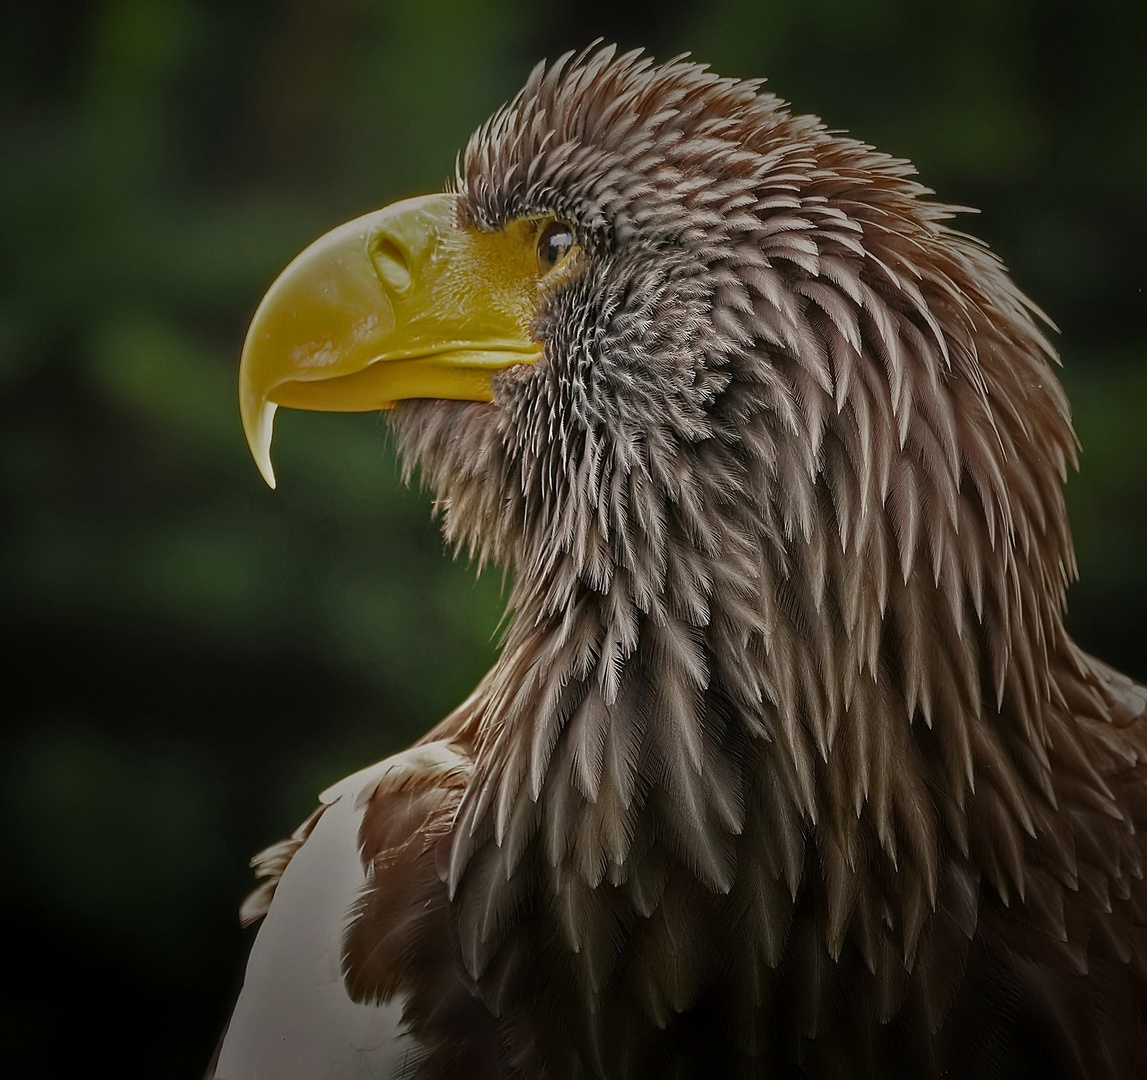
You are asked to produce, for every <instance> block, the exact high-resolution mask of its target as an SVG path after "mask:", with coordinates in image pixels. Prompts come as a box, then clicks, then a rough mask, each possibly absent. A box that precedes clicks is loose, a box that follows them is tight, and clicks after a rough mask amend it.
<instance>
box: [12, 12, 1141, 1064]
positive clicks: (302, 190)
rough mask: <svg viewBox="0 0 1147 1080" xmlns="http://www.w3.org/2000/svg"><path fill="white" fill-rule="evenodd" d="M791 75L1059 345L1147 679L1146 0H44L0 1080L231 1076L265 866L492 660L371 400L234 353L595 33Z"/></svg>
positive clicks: (38, 45) (24, 112) (1094, 520)
mask: <svg viewBox="0 0 1147 1080" xmlns="http://www.w3.org/2000/svg"><path fill="white" fill-rule="evenodd" d="M599 35H601V36H604V37H606V38H607V39H612V40H618V41H620V43H621V44H622V45H624V46H636V45H644V46H646V47H647V48H649V49H650V50H651V51H652V52H653V53H654V54H655V55H656V56H658V57H659V58H667V57H669V56H671V55H673V54H676V53H679V52H684V51H692V52H693V54H694V55H695V56H696V57H697V58H698V59H700V60H704V61H707V62H710V63H712V64H713V66H714V67H715V68H716V69H717V70H718V71H719V72H721V73H722V74H726V75H741V76H759V75H767V76H768V77H769V79H770V85H771V86H772V87H773V88H775V89H776V90H777V91H778V92H779V93H780V94H782V95H783V96H785V97H786V98H788V99H789V100H791V101H793V102H795V104H796V107H797V108H798V109H800V110H802V111H814V112H817V113H819V114H820V115H822V116H823V117H824V118H825V119H826V120H827V121H828V122H829V124H830V125H831V126H832V127H836V128H847V129H849V130H850V131H852V132H854V133H855V134H857V135H859V136H861V137H862V138H864V139H866V140H869V141H871V142H873V143H875V144H877V145H878V146H879V147H880V148H881V149H884V150H887V151H889V152H892V153H894V154H898V155H903V156H907V157H910V158H912V159H913V160H914V161H915V162H916V164H917V166H918V167H919V169H920V172H921V174H922V176H923V178H924V180H925V182H926V183H928V184H929V185H930V186H931V187H934V188H935V189H937V190H938V191H939V192H940V193H941V195H942V197H943V198H945V199H946V200H948V201H953V202H958V203H962V204H967V205H971V206H978V207H981V208H982V210H983V213H982V214H981V215H980V216H978V217H966V218H964V220H963V227H964V228H966V229H968V230H970V231H972V232H974V233H976V234H977V235H979V236H981V237H984V238H986V239H987V240H989V241H990V242H991V243H992V245H993V246H994V247H995V249H996V250H997V251H998V252H999V253H1000V254H1001V255H1002V256H1003V258H1004V259H1005V261H1006V262H1007V263H1008V265H1009V266H1010V267H1011V268H1012V269H1013V272H1014V274H1015V277H1016V279H1017V280H1018V281H1019V283H1020V285H1021V286H1022V287H1023V288H1024V289H1026V290H1027V291H1028V292H1029V293H1030V294H1031V295H1032V296H1033V297H1034V298H1035V299H1036V300H1037V301H1038V302H1039V303H1040V304H1041V305H1042V306H1043V307H1044V308H1045V309H1046V311H1047V312H1048V313H1049V315H1050V316H1051V317H1052V318H1053V319H1055V321H1056V322H1057V323H1058V325H1059V326H1060V328H1061V330H1062V334H1061V336H1060V337H1059V339H1058V341H1059V345H1060V348H1061V350H1062V353H1063V359H1064V372H1063V377H1064V379H1065V381H1066V383H1067V385H1068V389H1069V391H1070V394H1071V397H1072V400H1073V402H1074V406H1075V415H1076V423H1077V427H1078V430H1079V433H1080V436H1081V439H1082V442H1083V447H1084V452H1083V457H1082V472H1081V474H1080V475H1079V476H1078V477H1075V478H1073V479H1072V481H1071V483H1070V485H1069V488H1068V495H1069V501H1070V504H1071V511H1072V518H1073V522H1074V526H1075V535H1076V539H1077V542H1078V547H1079V555H1080V564H1081V572H1082V581H1081V583H1080V584H1079V585H1077V586H1076V587H1075V588H1074V590H1073V591H1072V594H1071V618H1070V621H1071V626H1072V628H1073V630H1074V632H1075V634H1076V635H1077V637H1078V638H1079V639H1080V640H1081V641H1082V642H1083V644H1084V645H1085V646H1086V647H1088V648H1089V649H1091V650H1092V651H1094V652H1097V653H1099V654H1100V655H1102V656H1104V657H1105V658H1107V659H1109V660H1111V661H1112V662H1114V663H1117V664H1118V665H1119V666H1121V667H1123V668H1124V669H1125V670H1127V671H1129V672H1130V673H1132V674H1134V675H1136V676H1137V677H1138V678H1140V679H1147V620H1145V618H1144V613H1145V612H1147V557H1145V549H1147V428H1145V425H1144V422H1143V417H1144V415H1145V413H1147V302H1145V299H1144V291H1143V290H1144V284H1145V282H1147V12H1145V5H1144V4H1143V3H1131V2H1124V3H1119V2H1116V0H1092V2H1090V3H1088V4H1082V3H1079V2H1078V0H1051V2H1048V0H1006V2H1004V0H1001V2H995V3H992V2H988V0H940V2H931V3H923V2H918V0H868V2H865V3H860V2H856V3H844V2H842V0H774V2H759V0H757V2H750V0H708V2H707V3H705V4H698V3H687V2H684V0H673V2H669V3H639V4H633V5H628V6H626V5H623V4H618V3H613V2H606V0H588V2H581V3H573V2H570V0H563V2H560V3H548V4H545V5H541V4H537V5H530V4H527V3H525V2H524V0H478V2H474V3H463V2H462V0H438V2H431V0H399V2H391V3H371V2H368V0H341V2H328V3H319V2H315V0H298V2H294V3H284V4H278V5H273V4H266V3H251V2H246V3H238V2H236V0H117V2H112V3H90V4H79V3H77V4H71V5H67V4H46V5H33V4H24V5H21V6H19V7H18V8H13V9H12V10H9V11H7V13H6V14H5V15H4V16H3V20H2V22H0V509H2V512H3V522H4V524H3V526H2V528H0V635H2V640H0V656H2V657H3V671H4V674H3V678H2V681H0V694H2V701H3V707H2V715H3V721H2V731H0V782H2V787H0V812H2V813H0V867H2V870H0V912H2V922H0V927H2V928H3V931H4V933H3V939H2V945H0V948H2V951H3V956H4V958H5V963H4V972H5V974H4V975H3V977H2V979H0V986H2V994H3V999H2V1003H0V1069H2V1070H3V1072H4V1073H5V1074H7V1075H12V1076H20V1077H22V1078H24V1080H34V1078H39V1077H71V1076H75V1075H79V1074H81V1073H82V1074H84V1075H86V1074H87V1073H88V1072H89V1071H91V1070H93V1069H94V1068H96V1067H104V1068H110V1069H111V1070H112V1071H113V1074H114V1075H115V1076H117V1077H119V1078H121V1080H129V1078H134V1077H141V1078H142V1077H148V1078H165V1077H173V1078H192V1077H195V1076H197V1075H199V1074H200V1072H201V1070H202V1068H203V1066H204V1064H205V1062H206V1060H207V1058H208V1056H209V1055H210V1052H211V1049H212V1045H213V1042H214V1039H215V1037H216V1034H217V1032H218V1029H219V1027H220V1025H221V1024H222V1022H223V1020H224V1017H225V1014H226V1012H227V1009H228V1008H229V1005H230V1002H231V999H232V997H233V995H234V994H235V992H236V990H237V987H238V983H239V979H240V977H241V970H242V963H243V956H244V953H245V950H246V949H247V947H248V944H249V941H250V933H243V932H241V931H240V930H239V928H238V926H237V924H236V918H235V911H236V906H237V904H238V902H239V900H240V899H241V898H242V896H243V895H244V893H245V892H246V891H247V889H248V887H249V886H250V884H251V879H250V877H249V871H247V869H246V862H247V859H248V858H249V856H250V855H251V853H252V852H253V851H255V850H256V849H258V848H260V847H262V846H263V845H265V844H266V843H268V842H270V841H272V840H275V839H277V838H278V837H280V836H282V835H284V834H285V833H286V832H289V831H290V830H291V829H292V828H293V827H294V825H295V824H296V823H297V822H298V821H299V820H300V819H301V818H302V817H303V816H304V815H305V814H307V813H308V812H309V810H310V808H311V807H312V805H313V803H314V798H315V794H316V793H317V792H318V791H319V790H320V789H321V788H322V787H323V786H324V785H325V784H327V783H329V782H331V781H332V780H334V779H336V778H338V777H339V776H340V775H343V774H344V773H346V772H348V771H351V770H353V769H356V768H358V767H360V766H362V765H364V764H366V763H368V762H370V761H373V760H375V759H377V758H378V757H380V756H382V755H384V754H386V753H388V752H389V751H391V750H393V749H395V748H398V747H400V746H403V745H405V744H406V743H408V742H409V741H410V740H411V739H412V738H413V737H415V736H416V735H417V734H418V733H420V732H422V731H423V730H425V729H426V728H427V727H429V726H430V725H431V724H432V723H433V722H434V721H435V720H437V719H438V718H439V717H440V716H441V715H442V714H443V713H444V712H446V711H447V710H448V709H450V708H451V707H452V706H453V705H454V704H456V703H457V702H458V701H459V700H460V699H461V698H462V697H463V696H464V695H465V694H466V693H467V692H468V691H469V689H470V688H471V687H472V685H473V684H474V682H475V680H476V679H477V678H478V676H479V675H480V674H481V672H482V671H483V670H484V668H485V667H486V665H488V664H489V662H490V660H491V657H492V655H493V640H492V633H493V630H494V627H495V624H496V622H497V618H498V614H499V610H500V596H501V580H500V577H499V576H498V574H497V572H491V573H488V574H487V575H486V576H484V577H482V578H481V579H479V580H477V582H475V577H474V574H473V572H472V570H470V569H468V568H467V567H466V566H465V565H463V564H461V563H456V562H453V561H451V559H450V558H449V557H448V555H447V554H446V553H445V552H444V551H443V549H442V544H441V541H440V539H439V537H438V534H437V532H436V530H435V528H434V526H433V525H432V524H431V522H430V520H429V507H428V503H427V500H426V499H425V498H424V497H423V496H422V495H421V494H420V493H419V492H418V491H417V490H406V489H404V488H403V487H402V486H401V484H400V483H399V481H398V479H397V476H396V470H395V465H394V461H393V456H392V453H391V451H390V447H389V445H388V440H387V436H386V431H385V425H384V423H383V422H382V421H381V420H380V419H379V418H378V417H375V416H356V417H346V416H330V415H325V416H324V415H309V414H306V415H305V414H298V413H288V414H286V415H281V416H280V420H279V425H278V434H277V438H276V467H277V472H278V475H279V479H280V488H279V490H278V491H277V492H271V491H269V490H268V489H267V488H266V487H265V486H264V484H263V482H262V481H261V480H260V478H259V475H258V473H257V471H256V469H255V467H254V465H253V464H252V462H251V460H250V459H249V457H248V454H247V450H246V447H245V445H244V442H243V436H242V432H241V430H240V425H239V417H238V410H237V407H236V400H235V375H236V366H237V362H238V356H239V350H240V346H241V343H242V338H243V333H244V330H245V327H246V323H247V320H248V319H249V317H250V315H251V313H252V311H253V309H254V307H255V304H256V303H257V301H258V300H259V298H260V296H261V294H262V292H263V290H264V289H265V288H266V287H267V285H268V284H269V283H270V281H271V280H272V278H273V277H274V275H275V274H276V273H277V272H278V270H279V269H280V268H281V267H282V266H283V265H284V264H285V263H286V262H287V261H288V259H290V257H291V256H293V255H294V254H295V252H296V251H297V250H298V249H300V248H301V247H302V246H303V245H304V244H306V243H307V242H308V241H309V240H311V239H312V238H313V237H315V236H316V235H318V234H319V233H320V232H322V231H324V230H325V229H327V228H329V227H330V226H332V225H334V224H336V223H338V222H340V221H342V220H344V219H346V218H349V217H352V216H354V215H357V214H360V213H362V212H364V211H366V210H368V209H371V208H374V207H376V206H379V205H382V204H383V203H385V202H387V201H389V200H391V199H393V198H396V197H400V196H405V195H410V194H415V193H419V192H424V191H429V190H434V189H437V188H439V187H440V186H441V184H442V183H443V181H444V180H445V179H446V177H447V176H448V175H449V174H450V173H451V171H452V169H453V164H454V154H455V152H456V150H457V149H458V148H460V147H461V145H462V144H463V142H464V140H465V137H466V135H467V134H468V132H469V131H470V129H471V128H472V127H473V126H474V125H475V124H476V123H478V122H479V121H480V120H482V119H483V118H484V116H485V115H486V114H488V113H489V112H490V111H491V110H492V109H493V108H494V107H495V106H497V105H498V104H499V103H500V102H502V101H503V100H504V99H505V98H507V97H508V96H509V95H510V94H512V92H513V91H514V90H515V89H516V88H517V86H518V85H519V84H520V83H521V82H522V80H523V79H524V77H525V75H526V73H527V71H528V70H529V68H530V67H531V65H532V64H533V63H534V62H535V61H536V60H538V59H539V58H541V57H543V56H550V57H552V56H554V55H556V54H557V53H559V52H561V51H562V50H564V49H565V48H568V47H581V46H584V45H586V44H588V43H589V42H590V41H591V40H592V39H593V38H595V37H597V36H599Z"/></svg>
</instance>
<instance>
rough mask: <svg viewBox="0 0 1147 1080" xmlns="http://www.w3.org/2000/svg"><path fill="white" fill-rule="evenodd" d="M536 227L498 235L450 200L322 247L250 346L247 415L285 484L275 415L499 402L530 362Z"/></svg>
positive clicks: (265, 314)
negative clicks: (506, 384) (274, 446)
mask: <svg viewBox="0 0 1147 1080" xmlns="http://www.w3.org/2000/svg"><path fill="white" fill-rule="evenodd" d="M536 234H537V222H536V221H529V220H522V221H518V222H514V223H512V224H511V225H509V226H507V227H506V228H505V229H502V230H500V231H498V232H496V233H486V232H481V231H479V230H477V229H474V228H470V227H468V226H464V225H462V224H461V223H460V222H459V220H458V213H457V207H456V198H455V196H453V195H428V196H425V197H423V198H418V199H407V200H405V201H403V202H399V203H394V204H393V205H391V206H388V207H386V208H385V209H383V210H378V211H376V212H375V213H372V214H366V215H365V216H364V217H360V218H356V219H355V220H354V221H350V222H347V224H345V225H341V226H339V227H338V228H337V229H334V230H333V231H332V232H329V233H327V234H326V235H325V236H323V237H321V238H320V239H318V240H316V241H315V242H314V243H313V244H311V246H310V247H308V248H307V249H306V250H305V251H303V252H302V254H301V255H299V256H298V257H297V258H295V260H294V261H293V262H292V263H291V264H290V265H289V266H288V267H287V268H286V270H284V271H283V272H282V274H280V275H279V277H278V279H277V280H276V281H275V283H274V284H273V285H272V286H271V288H270V290H269V291H268V293H267V295H266V296H265V297H263V300H262V302H261V303H260V304H259V307H258V310H257V311H256V312H255V318H254V319H253V320H252V322H251V328H250V330H248V332H247V340H246V341H245V342H244V344H243V359H242V361H241V363H240V365H239V409H240V412H241V414H242V418H243V430H244V432H245V433H246V435H247V444H248V446H249V447H250V448H251V453H252V455H253V456H254V458H255V463H256V464H257V465H258V466H259V471H260V472H261V473H262V474H263V478H264V479H265V480H266V481H267V483H268V484H270V485H271V487H274V486H275V474H274V471H273V470H272V468H271V435H272V426H273V423H274V417H275V410H276V409H277V408H278V407H279V406H280V405H284V406H287V407H289V408H295V409H319V410H329V411H336V412H359V411H367V410H373V409H386V408H389V407H390V406H391V405H392V404H393V403H394V402H395V401H399V400H402V399H404V398H449V399H452V400H456V401H490V400H491V394H492V391H491V380H492V378H493V376H494V374H495V373H496V372H498V371H501V370H503V369H504V368H508V367H512V366H514V365H516V364H529V363H533V362H534V361H535V360H536V359H537V358H538V356H539V355H540V353H541V345H540V344H538V343H537V342H536V341H534V340H533V339H532V337H531V335H530V326H531V324H532V322H533V318H534V313H535V311H536V308H537V302H538V281H539V278H540V269H539V265H538V255H537V247H536Z"/></svg>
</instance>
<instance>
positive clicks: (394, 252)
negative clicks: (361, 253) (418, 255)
mask: <svg viewBox="0 0 1147 1080" xmlns="http://www.w3.org/2000/svg"><path fill="white" fill-rule="evenodd" d="M370 261H371V262H372V263H374V270H375V273H377V274H378V276H379V277H380V278H381V279H382V282H383V284H384V285H387V286H389V287H390V288H391V289H393V290H394V291H395V292H396V293H404V292H406V290H407V289H409V288H410V263H409V260H408V259H407V256H406V252H404V251H403V250H402V248H401V247H399V245H398V243H397V242H396V241H395V240H394V238H393V237H391V236H388V235H387V234H386V233H379V234H378V235H377V236H376V237H375V238H374V240H373V241H372V242H371V245H370Z"/></svg>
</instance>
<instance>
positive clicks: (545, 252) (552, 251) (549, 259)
mask: <svg viewBox="0 0 1147 1080" xmlns="http://www.w3.org/2000/svg"><path fill="white" fill-rule="evenodd" d="M573 243H574V237H573V229H571V228H570V227H569V226H568V225H567V224H566V223H565V222H564V221H551V222H550V223H549V224H548V225H547V226H546V227H545V228H544V229H543V230H542V232H541V235H540V236H539V237H538V266H539V267H540V268H541V271H542V273H543V274H548V273H549V272H550V271H551V270H552V269H553V268H554V267H555V266H557V265H558V263H560V262H561V261H562V259H564V258H565V257H566V256H567V255H568V254H569V252H570V248H572V247H573Z"/></svg>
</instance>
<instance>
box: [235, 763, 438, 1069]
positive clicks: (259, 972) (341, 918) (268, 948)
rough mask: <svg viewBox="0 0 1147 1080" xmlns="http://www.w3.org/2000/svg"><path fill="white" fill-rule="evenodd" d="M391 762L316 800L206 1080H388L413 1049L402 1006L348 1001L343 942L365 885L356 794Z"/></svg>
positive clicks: (360, 806)
mask: <svg viewBox="0 0 1147 1080" xmlns="http://www.w3.org/2000/svg"><path fill="white" fill-rule="evenodd" d="M390 766H391V762H390V761H386V762H382V763H381V764H379V765H375V766H372V767H371V768H370V769H366V770H364V771H363V772H360V773H356V774H355V775H353V776H350V777H348V778H347V779H346V780H343V781H342V782H341V783H339V784H338V785H336V786H335V787H333V788H331V789H329V790H328V791H326V792H324V793H323V798H322V801H323V803H324V804H325V805H324V806H323V808H322V809H321V811H320V813H319V815H318V817H317V820H315V822H314V824H313V827H312V828H311V830H310V833H309V835H308V836H307V837H306V838H305V839H304V840H303V842H302V844H301V845H300V846H299V847H298V850H297V851H295V853H294V855H293V856H292V857H291V858H290V860H289V862H288V863H287V865H286V867H285V869H284V870H283V873H282V877H281V878H280V879H279V881H278V885H277V888H276V889H275V892H274V896H273V898H272V899H271V902H270V907H269V909H268V911H267V915H266V919H265V921H264V923H263V925H262V927H261V928H260V930H259V936H258V937H257V938H256V940H255V945H254V947H253V948H252V950H251V957H250V959H249V961H248V963H247V973H246V977H245V979H244V982H243V989H242V991H241V992H240V995H239V1001H238V1003H237V1004H236V1006H235V1012H234V1014H233V1015H232V1018H231V1022H230V1024H229V1026H228V1029H227V1033H226V1035H225V1036H224V1039H223V1045H222V1047H221V1049H220V1052H219V1058H218V1063H217V1065H216V1068H215V1072H214V1080H360V1078H361V1080H390V1078H391V1077H397V1076H400V1075H402V1072H403V1069H404V1065H405V1064H406V1061H407V1059H408V1057H409V1056H410V1055H411V1053H412V1051H416V1043H415V1042H414V1040H413V1038H412V1037H411V1036H410V1035H409V1033H408V1032H407V1031H406V1030H405V1028H404V1027H403V1023H402V1006H403V1002H402V1000H401V999H400V998H399V997H398V996H397V995H396V997H395V998H393V999H392V1000H391V1001H390V1002H388V1003H386V1004H383V1005H364V1004H359V1003H357V1002H354V1001H352V1000H351V999H350V996H349V995H348V994H347V991H346V987H345V985H344V983H343V978H342V972H341V955H342V939H343V933H344V930H345V928H346V925H347V922H348V921H349V918H350V916H351V909H352V908H353V906H354V903H355V900H356V898H357V897H358V895H359V893H360V892H361V891H362V889H363V887H364V886H365V885H366V882H367V878H366V874H365V872H364V869H363V865H362V859H361V857H360V854H359V826H360V825H361V822H362V817H363V810H364V805H363V800H362V799H361V798H359V795H360V793H363V792H364V791H366V790H367V789H371V790H373V788H374V787H376V786H377V784H378V781H379V778H380V776H381V775H382V774H383V773H384V772H386V771H387V769H388V768H389V767H390Z"/></svg>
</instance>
